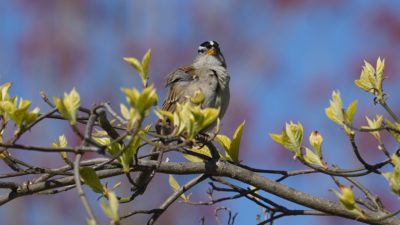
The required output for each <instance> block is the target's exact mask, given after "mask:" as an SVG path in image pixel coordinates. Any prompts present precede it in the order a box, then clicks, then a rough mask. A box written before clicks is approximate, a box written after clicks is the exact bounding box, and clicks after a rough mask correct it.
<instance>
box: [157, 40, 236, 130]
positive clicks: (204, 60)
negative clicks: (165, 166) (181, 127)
mask: <svg viewBox="0 0 400 225" xmlns="http://www.w3.org/2000/svg"><path fill="white" fill-rule="evenodd" d="M229 79H230V77H229V74H228V71H227V69H226V62H225V58H224V56H223V55H222V53H221V50H220V48H219V45H218V43H217V42H216V41H206V42H203V43H202V44H200V46H199V48H198V54H197V56H196V58H195V59H194V61H193V63H192V64H191V65H189V66H185V67H181V68H178V69H177V70H175V71H174V72H172V73H170V74H169V75H168V78H167V84H166V86H167V87H169V92H168V95H167V97H166V98H165V100H164V103H163V106H162V109H163V110H166V111H169V112H174V111H175V108H176V103H183V102H185V101H187V100H188V99H189V98H190V97H192V96H193V95H194V94H195V92H196V91H201V92H202V93H203V95H204V102H203V103H202V107H203V108H207V107H211V108H220V114H219V118H220V119H221V118H222V117H223V116H224V114H225V112H226V109H227V108H228V104H229V98H230V94H229ZM158 132H160V131H159V130H158Z"/></svg>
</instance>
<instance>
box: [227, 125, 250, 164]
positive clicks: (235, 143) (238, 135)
mask: <svg viewBox="0 0 400 225" xmlns="http://www.w3.org/2000/svg"><path fill="white" fill-rule="evenodd" d="M245 124H246V121H243V122H242V123H241V124H240V125H239V126H238V127H237V128H236V130H235V133H234V134H233V138H232V143H231V145H230V148H229V151H228V154H229V156H230V157H231V158H232V160H233V162H236V163H237V162H239V147H240V141H241V139H242V134H243V128H244V125H245Z"/></svg>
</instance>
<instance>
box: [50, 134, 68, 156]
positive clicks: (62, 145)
mask: <svg viewBox="0 0 400 225" xmlns="http://www.w3.org/2000/svg"><path fill="white" fill-rule="evenodd" d="M51 146H52V147H54V148H65V147H67V146H68V142H67V138H65V135H64V134H63V135H61V136H59V137H58V140H57V141H55V142H54V143H52V144H51ZM60 154H61V157H62V158H63V159H64V160H66V159H68V155H67V153H66V152H60Z"/></svg>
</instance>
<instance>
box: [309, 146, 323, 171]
mask: <svg viewBox="0 0 400 225" xmlns="http://www.w3.org/2000/svg"><path fill="white" fill-rule="evenodd" d="M303 158H304V160H305V161H306V162H307V163H309V164H313V165H317V166H320V167H326V165H325V163H324V162H323V161H322V160H321V158H320V157H319V156H318V155H317V154H315V153H314V152H313V151H312V150H311V149H309V148H307V147H306V154H305V155H303Z"/></svg>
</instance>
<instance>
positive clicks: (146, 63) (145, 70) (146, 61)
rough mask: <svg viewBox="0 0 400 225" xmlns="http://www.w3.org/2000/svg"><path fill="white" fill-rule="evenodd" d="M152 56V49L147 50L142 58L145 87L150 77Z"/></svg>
mask: <svg viewBox="0 0 400 225" xmlns="http://www.w3.org/2000/svg"><path fill="white" fill-rule="evenodd" d="M150 58H151V49H149V50H147V52H146V54H144V56H143V59H142V68H143V76H142V83H143V86H144V87H147V80H148V79H149V64H150Z"/></svg>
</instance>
